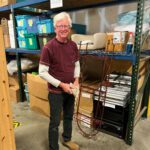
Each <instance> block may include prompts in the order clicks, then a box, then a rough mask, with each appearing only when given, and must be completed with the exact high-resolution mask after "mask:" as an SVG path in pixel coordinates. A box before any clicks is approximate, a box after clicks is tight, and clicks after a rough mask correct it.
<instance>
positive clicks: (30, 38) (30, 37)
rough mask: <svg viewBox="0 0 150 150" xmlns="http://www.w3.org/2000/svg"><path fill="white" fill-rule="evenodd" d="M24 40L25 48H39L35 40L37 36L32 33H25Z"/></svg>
mask: <svg viewBox="0 0 150 150" xmlns="http://www.w3.org/2000/svg"><path fill="white" fill-rule="evenodd" d="M24 36H25V41H26V44H27V49H33V50H36V49H39V44H38V41H37V36H36V34H34V33H29V34H25V35H24Z"/></svg>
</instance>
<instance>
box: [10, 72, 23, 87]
mask: <svg viewBox="0 0 150 150" xmlns="http://www.w3.org/2000/svg"><path fill="white" fill-rule="evenodd" d="M22 80H23V83H25V82H26V75H25V74H22ZM8 83H9V85H14V86H18V87H19V82H18V76H17V74H14V75H12V76H10V75H9V74H8Z"/></svg>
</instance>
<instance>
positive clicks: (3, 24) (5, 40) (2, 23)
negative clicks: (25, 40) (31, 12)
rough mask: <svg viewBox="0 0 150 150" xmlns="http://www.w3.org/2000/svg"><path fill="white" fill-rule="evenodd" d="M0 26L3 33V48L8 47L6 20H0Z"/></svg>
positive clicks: (8, 38)
mask: <svg viewBox="0 0 150 150" xmlns="http://www.w3.org/2000/svg"><path fill="white" fill-rule="evenodd" d="M1 25H2V28H3V33H4V44H5V48H9V47H10V37H9V29H8V20H7V19H6V18H2V19H1Z"/></svg>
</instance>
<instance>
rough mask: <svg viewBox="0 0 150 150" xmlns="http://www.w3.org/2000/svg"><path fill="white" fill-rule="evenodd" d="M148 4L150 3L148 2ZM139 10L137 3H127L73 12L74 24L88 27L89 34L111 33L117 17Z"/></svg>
mask: <svg viewBox="0 0 150 150" xmlns="http://www.w3.org/2000/svg"><path fill="white" fill-rule="evenodd" d="M146 3H149V1H148V2H146ZM136 9H137V3H127V4H121V5H113V6H107V7H95V8H90V9H83V10H80V11H74V12H71V13H70V14H71V17H72V21H73V22H74V23H79V24H85V25H87V34H93V33H96V32H108V31H111V24H113V23H116V19H117V15H118V14H120V13H122V12H126V11H131V10H136Z"/></svg>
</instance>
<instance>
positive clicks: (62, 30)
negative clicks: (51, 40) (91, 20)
mask: <svg viewBox="0 0 150 150" xmlns="http://www.w3.org/2000/svg"><path fill="white" fill-rule="evenodd" d="M55 32H56V36H57V37H58V38H59V39H66V38H67V37H68V35H69V32H70V26H69V22H68V20H67V19H63V20H60V21H58V22H57V23H56V26H55Z"/></svg>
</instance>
